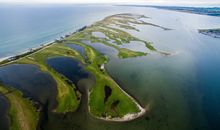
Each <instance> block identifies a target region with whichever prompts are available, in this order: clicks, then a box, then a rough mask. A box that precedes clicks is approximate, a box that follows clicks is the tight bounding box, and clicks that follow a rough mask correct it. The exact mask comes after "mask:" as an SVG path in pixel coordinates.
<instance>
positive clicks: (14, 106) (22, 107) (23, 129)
mask: <svg viewBox="0 0 220 130" xmlns="http://www.w3.org/2000/svg"><path fill="white" fill-rule="evenodd" d="M0 93H2V94H3V95H4V96H5V97H6V98H7V99H8V101H9V103H10V108H9V116H10V130H36V129H37V124H38V120H39V113H38V112H37V111H36V109H35V107H34V106H33V104H32V103H31V102H30V101H29V100H27V99H24V98H23V95H22V93H21V92H20V91H18V90H14V89H9V88H6V87H3V86H0Z"/></svg>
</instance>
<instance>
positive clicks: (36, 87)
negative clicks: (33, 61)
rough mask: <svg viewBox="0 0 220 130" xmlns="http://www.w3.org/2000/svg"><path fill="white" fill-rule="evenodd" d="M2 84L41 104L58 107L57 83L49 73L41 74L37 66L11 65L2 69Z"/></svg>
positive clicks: (0, 69)
mask: <svg viewBox="0 0 220 130" xmlns="http://www.w3.org/2000/svg"><path fill="white" fill-rule="evenodd" d="M0 82H1V83H2V84H4V85H5V86H7V87H13V88H16V89H18V90H20V91H22V92H23V93H24V96H25V97H28V98H30V99H32V100H34V101H37V102H39V103H41V104H44V105H45V104H46V103H48V104H49V109H54V108H55V107H56V104H57V102H56V95H57V88H56V81H55V80H54V79H53V78H52V77H51V76H50V75H49V74H47V73H44V72H41V71H40V70H39V68H38V67H37V66H36V65H30V64H11V65H6V66H3V67H0Z"/></svg>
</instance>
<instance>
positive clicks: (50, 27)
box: [0, 6, 220, 130]
mask: <svg viewBox="0 0 220 130" xmlns="http://www.w3.org/2000/svg"><path fill="white" fill-rule="evenodd" d="M9 9H10V11H7V10H9ZM0 10H1V11H0V17H1V18H2V17H3V18H4V19H3V20H1V22H0V23H1V24H0V34H1V36H4V37H1V38H0V41H1V42H0V44H1V46H0V50H1V51H0V57H5V56H8V55H12V54H14V53H18V52H20V51H22V50H26V49H27V48H30V47H32V46H38V45H39V44H40V43H41V42H47V41H50V40H52V39H54V38H55V37H58V36H60V35H61V34H63V33H64V32H69V31H72V30H75V29H76V28H77V27H81V26H84V25H87V24H90V23H92V22H93V21H96V20H98V19H101V18H103V17H104V16H106V15H109V14H115V13H123V12H130V13H139V14H145V15H146V16H149V17H151V18H149V19H144V20H145V21H147V22H152V23H154V24H158V25H161V26H163V27H166V28H171V29H173V30H170V31H164V30H162V29H160V28H155V27H151V26H142V27H138V28H139V29H140V30H141V31H140V32H134V31H130V33H132V34H134V35H136V36H137V37H139V38H141V39H144V40H148V41H151V42H153V43H154V46H155V47H156V48H157V49H160V50H163V51H168V52H171V53H173V55H172V56H168V57H164V56H162V55H159V54H149V55H147V56H145V57H138V58H129V59H118V58H116V56H115V54H116V53H115V50H112V51H110V49H109V48H108V47H104V46H102V45H98V44H94V47H95V48H96V47H97V48H98V49H99V50H101V52H102V53H105V54H107V55H113V56H111V60H110V62H109V63H108V64H107V70H108V72H109V73H110V74H111V75H112V76H113V78H114V79H115V80H117V81H118V83H119V84H120V85H121V86H122V87H123V88H124V89H125V90H126V91H128V92H129V93H130V94H132V95H133V96H135V98H137V100H139V101H140V103H141V104H143V105H148V104H150V110H149V112H148V113H147V114H146V115H145V116H143V117H141V118H140V119H137V120H134V121H131V122H125V123H113V122H104V121H100V120H96V119H94V118H92V117H90V116H89V115H88V112H87V109H86V104H83V105H81V106H80V109H79V110H78V111H77V112H75V113H70V114H69V115H67V116H64V115H56V116H55V115H53V116H52V117H51V120H50V123H49V124H47V126H46V128H53V129H59V130H61V129H65V130H68V129H78V130H80V129H82V130H87V129H88V130H103V129H108V130H129V129H138V130H177V129H178V130H219V129H220V125H219V122H220V80H219V78H220V67H219V66H220V57H219V56H220V40H219V39H215V38H212V37H209V36H205V35H202V34H199V33H198V32H197V29H202V28H219V27H220V18H218V17H211V16H201V15H196V14H189V13H181V12H175V11H168V10H160V9H153V8H142V7H140V8H138V7H120V6H67V7H62V6H60V7H54V6H53V7H50V8H48V7H33V8H28V7H23V6H20V7H13V8H12V7H11V8H9V7H1V8H0ZM2 10H3V11H2ZM27 10H28V11H27ZM54 10H59V11H54ZM6 11H7V13H6ZM22 11H23V13H22ZM19 12H20V13H19ZM55 12H56V13H55ZM79 12H80V13H79ZM34 14H35V15H34ZM64 14H65V15H64ZM15 16H17V17H15ZM57 17H59V19H57ZM6 18H7V21H6ZM15 19H16V20H17V22H16V24H14V21H16V20H15ZM42 19H44V20H42ZM8 21H11V22H8ZM19 23H20V24H19ZM27 23H28V24H27ZM24 25H25V26H24ZM14 26H15V27H14ZM12 27H13V28H12ZM16 30H17V31H16ZM20 32H22V33H20ZM22 35H24V36H22ZM15 41H16V42H15ZM87 44H89V43H87ZM21 45H22V46H21ZM135 49H138V48H135ZM140 49H141V48H140ZM82 100H86V98H83V99H82ZM82 106H84V107H82ZM57 122H59V123H57Z"/></svg>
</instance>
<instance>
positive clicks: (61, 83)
mask: <svg viewBox="0 0 220 130" xmlns="http://www.w3.org/2000/svg"><path fill="white" fill-rule="evenodd" d="M55 56H68V57H72V58H76V59H82V57H81V56H80V55H79V53H78V52H76V51H74V50H72V49H70V48H68V47H66V46H64V45H62V44H53V45H51V46H49V47H46V48H44V49H42V50H40V51H38V52H35V53H33V54H30V55H28V56H26V57H24V58H21V59H19V60H17V61H16V62H15V63H24V64H35V65H38V66H39V67H40V69H41V70H42V71H45V72H47V73H49V74H50V75H51V76H52V77H53V78H54V79H55V81H56V83H57V89H58V95H57V101H58V107H57V109H56V110H55V111H57V112H69V111H75V110H76V109H77V107H78V105H79V103H80V93H79V92H78V91H75V90H74V89H75V86H74V84H68V82H66V81H67V79H66V78H65V77H64V76H61V75H60V74H58V73H57V72H56V71H54V70H53V69H51V68H50V67H48V66H47V63H46V60H47V58H49V57H55Z"/></svg>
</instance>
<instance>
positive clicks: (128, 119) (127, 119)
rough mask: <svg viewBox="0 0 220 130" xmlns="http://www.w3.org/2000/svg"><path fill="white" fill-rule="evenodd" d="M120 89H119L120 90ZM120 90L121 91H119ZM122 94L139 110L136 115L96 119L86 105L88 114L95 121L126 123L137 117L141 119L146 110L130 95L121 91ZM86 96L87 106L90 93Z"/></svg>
mask: <svg viewBox="0 0 220 130" xmlns="http://www.w3.org/2000/svg"><path fill="white" fill-rule="evenodd" d="M119 88H120V86H119ZM120 89H121V88H120ZM121 90H122V89H121ZM122 91H123V93H124V94H126V95H127V96H129V98H131V100H132V101H133V102H134V103H135V104H136V106H137V107H138V109H139V110H140V112H137V113H128V114H126V115H124V116H123V117H113V118H111V117H98V116H95V115H93V114H92V113H91V111H90V106H89V105H88V111H89V114H90V115H91V116H92V117H94V118H96V119H99V120H104V121H109V122H127V121H132V120H135V119H137V118H139V117H142V116H143V115H144V114H145V113H146V112H147V109H146V108H143V107H141V105H139V104H138V103H137V101H136V100H135V99H134V98H133V97H131V96H130V95H128V94H127V92H125V91H124V90H122ZM87 94H88V104H89V100H90V98H89V97H90V92H89V91H87Z"/></svg>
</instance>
